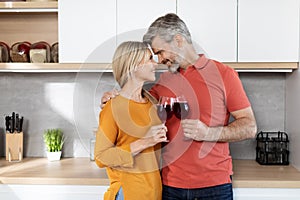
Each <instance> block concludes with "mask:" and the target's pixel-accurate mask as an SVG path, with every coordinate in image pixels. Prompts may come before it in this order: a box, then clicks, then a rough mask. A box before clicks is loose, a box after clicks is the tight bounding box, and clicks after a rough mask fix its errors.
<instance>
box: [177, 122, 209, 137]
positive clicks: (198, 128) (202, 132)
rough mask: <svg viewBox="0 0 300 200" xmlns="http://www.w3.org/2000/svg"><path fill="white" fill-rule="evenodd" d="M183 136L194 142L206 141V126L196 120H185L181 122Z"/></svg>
mask: <svg viewBox="0 0 300 200" xmlns="http://www.w3.org/2000/svg"><path fill="white" fill-rule="evenodd" d="M181 126H182V129H183V133H184V136H185V137H186V138H191V139H193V140H196V141H205V140H208V138H207V133H208V130H209V128H208V126H207V125H206V124H204V123H203V122H201V121H200V120H198V119H185V120H182V121H181Z"/></svg>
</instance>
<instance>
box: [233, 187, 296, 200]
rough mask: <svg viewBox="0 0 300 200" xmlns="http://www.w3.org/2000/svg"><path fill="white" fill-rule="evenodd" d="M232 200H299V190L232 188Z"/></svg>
mask: <svg viewBox="0 0 300 200" xmlns="http://www.w3.org/2000/svg"><path fill="white" fill-rule="evenodd" d="M233 195H234V196H233V199H234V200H254V199H255V200H285V199H286V200H299V199H300V189H289V188H234V189H233Z"/></svg>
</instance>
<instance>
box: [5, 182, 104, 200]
mask: <svg viewBox="0 0 300 200" xmlns="http://www.w3.org/2000/svg"><path fill="white" fill-rule="evenodd" d="M107 188H108V186H89V185H88V186H85V185H82V186H81V185H6V184H0V199H3V200H41V199H43V200H54V199H55V200H84V199H88V200H100V199H103V195H104V193H105V191H106V190H107Z"/></svg>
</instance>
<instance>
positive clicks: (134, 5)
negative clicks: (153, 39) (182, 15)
mask: <svg viewBox="0 0 300 200" xmlns="http://www.w3.org/2000/svg"><path fill="white" fill-rule="evenodd" d="M117 5H118V6H117V35H118V36H117V44H120V43H122V42H124V41H127V40H137V41H142V39H143V35H144V34H145V32H146V31H147V28H148V27H149V26H150V24H151V23H152V22H153V21H154V20H155V19H156V18H158V17H160V16H163V15H165V14H167V13H176V1H174V0H164V1H160V0H152V1H140V0H126V1H124V0H117Z"/></svg>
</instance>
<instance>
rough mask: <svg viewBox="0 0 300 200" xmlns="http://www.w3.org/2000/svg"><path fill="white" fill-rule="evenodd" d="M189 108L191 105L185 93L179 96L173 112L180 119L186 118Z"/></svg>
mask: <svg viewBox="0 0 300 200" xmlns="http://www.w3.org/2000/svg"><path fill="white" fill-rule="evenodd" d="M189 110H190V107H189V104H188V102H187V100H186V98H185V97H184V96H183V95H181V96H178V97H177V98H176V101H175V102H174V105H173V112H174V114H175V116H176V117H177V118H178V119H180V120H182V119H186V118H187V116H188V114H189Z"/></svg>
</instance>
